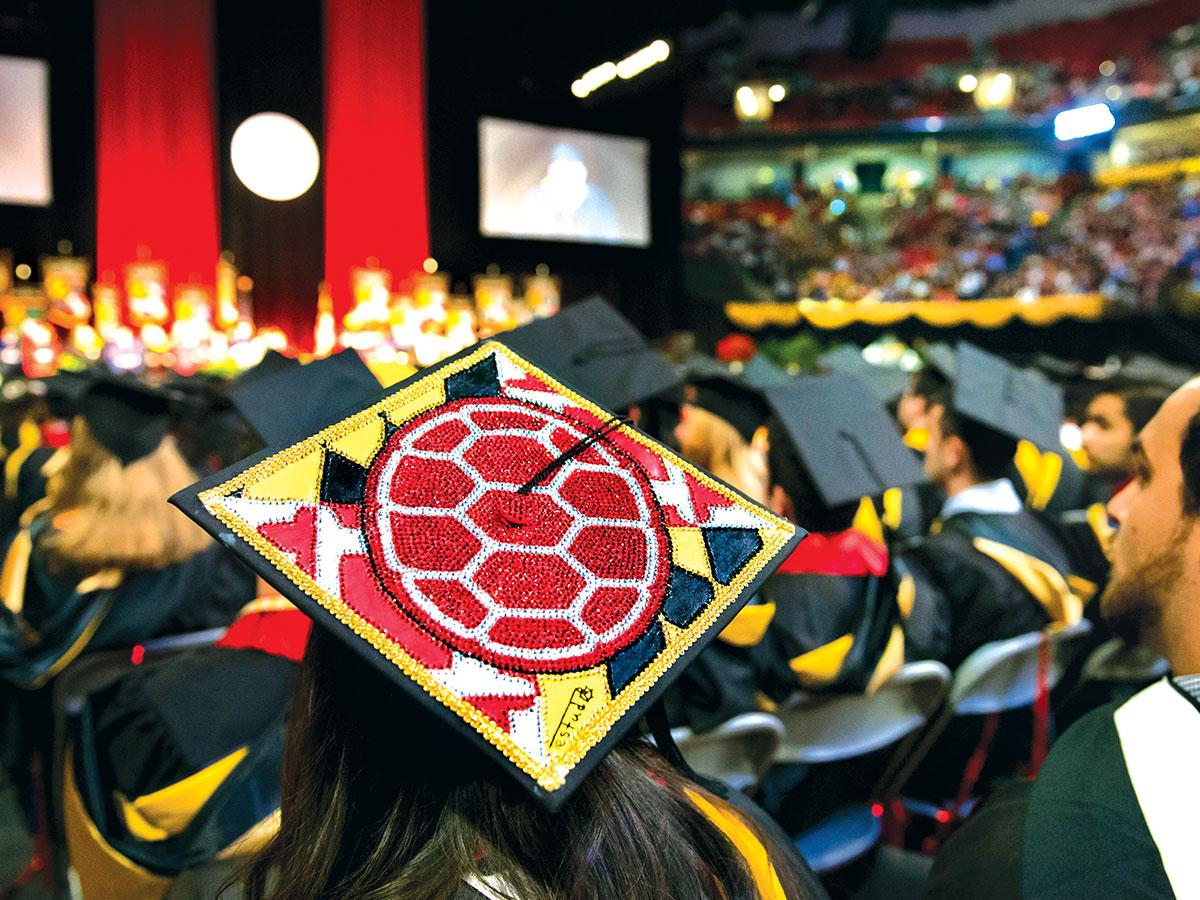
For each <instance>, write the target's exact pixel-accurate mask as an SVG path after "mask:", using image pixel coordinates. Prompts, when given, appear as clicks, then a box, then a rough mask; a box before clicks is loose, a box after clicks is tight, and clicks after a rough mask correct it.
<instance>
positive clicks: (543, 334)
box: [496, 297, 680, 414]
mask: <svg viewBox="0 0 1200 900" xmlns="http://www.w3.org/2000/svg"><path fill="white" fill-rule="evenodd" d="M496 340H497V341H499V342H500V343H502V344H504V345H505V346H506V347H508V348H509V349H511V350H513V351H515V352H516V353H519V354H520V355H521V356H523V357H525V358H526V359H528V360H530V361H531V362H533V363H536V364H537V365H538V366H540V367H541V368H543V369H545V370H546V371H547V372H549V373H551V374H552V375H554V376H555V377H557V378H561V379H562V380H563V381H564V382H566V383H567V384H570V385H572V386H573V387H575V388H578V389H579V390H580V391H582V392H583V393H585V394H587V396H588V397H589V398H590V399H592V400H593V401H594V402H596V403H598V404H600V406H602V407H604V408H605V409H607V410H609V411H611V412H615V413H622V414H623V413H624V412H625V410H626V409H628V408H629V406H630V405H631V404H635V403H637V402H639V401H641V400H645V399H647V398H648V397H653V396H654V395H656V394H659V393H661V392H663V391H666V390H669V389H671V388H673V387H675V386H676V385H678V384H679V381H680V378H679V373H678V371H677V370H676V368H675V367H674V366H672V365H671V364H670V363H669V362H668V361H667V358H666V357H665V356H663V355H662V354H661V353H659V352H658V350H656V349H655V348H654V347H652V346H651V345H650V344H649V343H648V342H647V341H646V339H645V338H644V337H643V336H642V333H641V332H640V331H638V330H637V329H636V328H635V327H634V326H633V324H632V323H631V322H630V321H629V320H628V319H626V318H625V317H624V316H622V315H621V314H620V313H619V312H617V311H616V310H615V309H613V307H612V306H610V305H609V304H608V303H606V302H605V301H604V300H602V299H601V298H599V297H592V298H590V299H587V300H584V301H582V302H580V303H576V304H574V305H572V306H567V307H564V308H563V309H562V310H561V311H560V312H558V313H556V314H555V315H553V316H550V317H549V318H546V319H538V320H536V321H534V322H530V323H529V324H528V325H523V326H522V327H520V328H517V329H515V330H514V331H509V332H506V333H504V334H501V335H497V336H496Z"/></svg>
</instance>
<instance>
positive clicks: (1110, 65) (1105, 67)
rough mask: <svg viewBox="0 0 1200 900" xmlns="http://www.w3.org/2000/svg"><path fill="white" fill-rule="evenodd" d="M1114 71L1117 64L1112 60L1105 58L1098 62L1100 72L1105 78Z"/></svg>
mask: <svg viewBox="0 0 1200 900" xmlns="http://www.w3.org/2000/svg"><path fill="white" fill-rule="evenodd" d="M1116 71H1117V64H1116V63H1115V62H1113V61H1112V60H1111V59H1106V60H1105V61H1104V62H1102V63H1100V74H1101V75H1103V76H1104V77H1105V78H1108V77H1109V76H1111V75H1112V74H1113V73H1114V72H1116Z"/></svg>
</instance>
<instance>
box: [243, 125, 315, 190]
mask: <svg viewBox="0 0 1200 900" xmlns="http://www.w3.org/2000/svg"><path fill="white" fill-rule="evenodd" d="M229 158H230V160H231V161H232V162H233V171H234V173H236V175H237V177H238V179H239V180H240V181H241V182H242V184H244V185H245V186H246V187H248V188H249V189H250V190H251V191H252V192H254V193H255V194H258V196H260V197H263V198H265V199H267V200H294V199H295V198H297V197H299V196H300V195H301V194H303V193H304V192H305V191H307V190H308V189H309V188H310V187H312V186H313V182H314V181H316V180H317V172H318V171H320V168H321V154H320V151H318V150H317V142H316V141H315V140H313V136H312V135H311V134H309V131H308V129H307V128H305V127H304V126H303V125H301V124H300V123H299V122H297V121H296V120H295V119H293V118H292V117H291V116H285V115H284V114H283V113H277V112H265V113H257V114H255V115H253V116H251V117H250V118H248V119H246V121H244V122H242V124H241V125H239V126H238V127H237V130H236V131H234V133H233V140H232V141H230V143H229Z"/></svg>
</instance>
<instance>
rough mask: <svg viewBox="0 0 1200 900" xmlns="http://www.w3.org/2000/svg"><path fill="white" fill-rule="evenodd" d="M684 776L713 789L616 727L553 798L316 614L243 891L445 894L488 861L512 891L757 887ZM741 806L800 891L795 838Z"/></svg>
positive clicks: (698, 895)
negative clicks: (275, 823) (275, 820)
mask: <svg viewBox="0 0 1200 900" xmlns="http://www.w3.org/2000/svg"><path fill="white" fill-rule="evenodd" d="M685 789H687V790H689V791H693V792H695V793H698V794H700V795H701V796H704V797H705V799H707V800H709V801H710V802H712V801H713V798H712V796H711V795H709V794H707V793H706V792H705V791H704V790H703V789H702V788H699V787H697V786H695V785H693V784H691V783H690V782H687V781H686V780H685V779H683V778H682V777H681V776H680V775H679V774H678V773H676V772H675V771H674V770H672V769H671V768H670V767H669V766H668V765H667V764H666V763H665V762H664V760H663V759H662V758H661V757H660V756H659V755H658V754H657V753H656V752H655V751H654V750H653V749H652V748H651V747H650V746H649V745H648V744H646V743H644V742H641V741H627V742H625V743H624V744H622V745H621V746H620V747H618V748H617V749H616V750H614V751H613V752H611V753H609V754H608V756H607V757H605V759H604V760H603V761H602V762H601V763H600V764H599V765H598V766H597V767H596V769H595V770H594V771H593V772H592V773H591V774H590V775H589V776H588V778H587V779H586V780H585V781H584V782H583V784H582V785H581V786H580V788H579V789H578V790H577V791H576V793H575V794H574V795H573V796H572V797H571V798H570V800H568V802H567V803H566V804H565V806H564V807H563V808H562V810H560V811H559V812H557V813H550V812H548V811H547V810H546V809H545V808H544V807H542V806H541V805H540V804H539V803H537V802H536V801H535V800H533V798H532V797H531V796H529V794H528V793H526V792H525V791H524V790H523V789H522V788H521V787H520V786H519V785H517V784H516V783H515V781H514V780H513V779H512V777H511V776H510V775H508V774H507V773H504V772H502V771H500V769H499V768H498V766H497V765H496V764H495V763H493V762H492V761H491V760H490V759H488V758H486V757H484V756H483V755H482V754H481V753H479V752H478V751H477V750H475V749H474V748H473V747H471V746H470V745H468V744H467V742H466V741H464V740H463V739H462V738H461V737H459V736H458V735H456V734H454V733H452V732H451V731H450V730H449V729H448V728H447V726H445V725H443V724H442V723H441V722H440V721H438V720H436V719H435V718H434V716H433V715H432V714H430V713H429V712H428V711H425V710H423V709H422V708H420V707H418V706H417V705H416V704H415V703H413V701H411V700H409V699H408V698H407V697H406V696H404V695H402V694H401V692H400V691H399V690H398V689H397V688H395V687H394V686H392V685H390V684H389V683H387V682H385V681H384V680H383V678H382V677H381V676H380V675H379V674H378V673H376V672H375V670H374V669H372V668H370V666H369V665H368V664H367V663H366V662H364V661H362V660H361V659H359V658H358V657H356V656H355V655H354V654H353V653H352V652H350V651H349V650H348V649H347V648H346V647H345V646H344V645H343V644H342V643H341V642H340V641H338V640H337V639H336V638H335V637H333V636H330V635H327V634H324V633H322V632H321V630H320V629H314V632H313V638H312V642H311V644H310V647H309V651H308V654H307V656H306V659H305V662H304V665H303V667H302V670H301V675H300V679H299V683H298V685H297V693H296V697H295V699H294V701H293V705H292V711H291V719H290V721H289V726H288V734H287V744H286V749H285V754H284V771H283V803H282V821H281V826H280V830H279V834H278V835H277V836H276V838H275V839H274V841H273V842H272V843H271V844H270V845H268V846H267V847H266V848H265V849H264V850H263V851H262V853H260V854H259V856H258V857H257V858H256V859H254V860H253V861H252V862H251V864H250V867H249V869H248V870H247V872H246V874H245V880H246V896H247V897H248V898H249V900H299V898H323V900H324V898H349V897H353V898H355V900H383V898H389V900H391V898H410V897H411V898H414V900H416V898H419V900H443V898H451V897H454V896H455V894H456V893H457V892H458V891H459V890H460V889H461V887H462V885H463V881H464V879H465V878H467V877H470V876H474V877H477V878H478V877H484V876H497V877H498V878H499V879H500V880H501V882H502V885H503V888H502V890H503V891H504V892H505V893H504V896H509V895H511V897H512V898H513V900H585V898H586V900H593V898H594V900H600V898H606V900H607V898H614V897H620V898H623V900H639V898H646V900H650V898H654V900H672V898H677V900H706V898H711V900H757V898H758V897H759V893H758V891H757V889H756V887H755V884H754V881H753V879H752V877H751V875H750V872H749V871H748V870H747V868H746V865H745V862H744V860H743V858H742V856H741V855H740V854H739V853H738V851H737V850H736V849H735V847H734V846H733V845H732V844H731V843H730V842H729V840H728V839H726V838H725V836H724V834H723V833H722V832H721V831H720V830H719V829H718V828H716V827H715V826H714V825H713V824H712V823H711V822H710V821H709V820H708V819H707V818H706V817H705V816H704V815H703V814H702V813H701V812H700V811H699V809H698V808H697V807H696V806H695V804H693V803H692V802H690V801H689V800H688V799H687V796H686V794H685ZM716 802H718V803H719V802H720V801H716ZM735 815H736V814H735ZM743 821H744V822H745V823H746V824H747V825H749V826H750V828H751V829H752V831H754V833H755V834H756V836H758V837H759V840H760V842H761V843H762V844H763V845H764V847H767V848H768V852H769V853H770V854H771V858H772V860H773V862H774V865H775V869H776V872H777V874H778V876H779V878H780V881H781V883H782V885H783V888H784V891H785V895H786V896H787V897H789V898H790V897H802V896H805V895H807V893H808V891H807V890H806V889H805V888H802V887H801V885H802V884H804V883H805V881H804V877H803V876H802V874H801V870H800V868H799V866H798V865H797V864H795V863H794V861H793V857H792V856H791V852H790V848H788V849H787V850H784V849H782V848H779V847H776V846H774V845H772V843H771V841H770V839H769V838H768V837H765V836H763V835H762V834H761V833H760V832H759V831H758V830H757V829H756V828H755V827H754V825H753V824H751V823H750V822H749V820H743Z"/></svg>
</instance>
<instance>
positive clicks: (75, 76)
mask: <svg viewBox="0 0 1200 900" xmlns="http://www.w3.org/2000/svg"><path fill="white" fill-rule="evenodd" d="M10 5H11V6H21V7H24V8H23V9H18V10H16V11H14V12H12V14H9V6H10ZM4 12H5V15H4V16H3V18H2V20H0V54H4V55H7V56H30V57H37V58H39V59H45V60H48V61H49V63H50V172H51V184H52V191H53V195H54V196H53V201H52V202H51V204H50V205H49V206H45V207H38V206H8V205H4V204H0V247H11V248H12V250H13V255H14V261H15V262H17V263H28V264H29V265H30V266H32V267H33V270H34V272H35V276H34V277H38V276H37V275H36V272H37V259H38V256H40V255H41V254H44V253H51V254H52V253H54V252H55V247H56V246H57V244H58V242H59V241H62V240H68V241H70V242H71V243H72V244H73V246H74V252H75V254H76V255H79V256H88V257H92V258H94V257H95V254H96V101H95V95H96V78H95V55H94V50H93V43H94V42H93V34H92V32H93V18H92V4H91V3H78V2H75V3H73V2H70V0H41V2H39V3H28V4H5V6H4ZM92 274H93V277H94V276H95V273H92Z"/></svg>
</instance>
